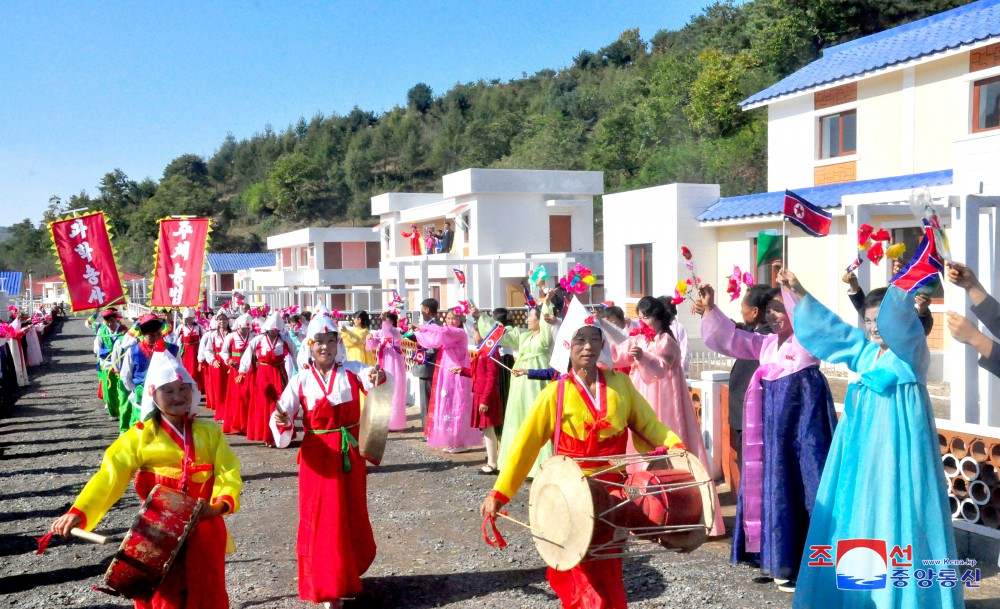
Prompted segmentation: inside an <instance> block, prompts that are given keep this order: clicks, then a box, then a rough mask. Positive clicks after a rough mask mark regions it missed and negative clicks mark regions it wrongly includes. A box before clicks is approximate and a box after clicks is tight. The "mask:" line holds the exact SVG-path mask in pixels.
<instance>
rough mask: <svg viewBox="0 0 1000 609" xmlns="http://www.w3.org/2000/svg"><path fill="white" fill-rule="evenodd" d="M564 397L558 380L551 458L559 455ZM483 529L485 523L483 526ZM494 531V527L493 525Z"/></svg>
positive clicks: (562, 382)
mask: <svg viewBox="0 0 1000 609" xmlns="http://www.w3.org/2000/svg"><path fill="white" fill-rule="evenodd" d="M565 397H566V379H559V385H558V386H557V387H556V421H555V423H556V425H555V427H556V430H555V433H554V434H552V456H553V457H554V456H556V455H558V454H559V436H561V435H562V415H563V400H564V398H565ZM483 526H484V527H485V526H486V525H485V523H484V524H483ZM493 528H494V530H495V529H496V525H494V527H493Z"/></svg>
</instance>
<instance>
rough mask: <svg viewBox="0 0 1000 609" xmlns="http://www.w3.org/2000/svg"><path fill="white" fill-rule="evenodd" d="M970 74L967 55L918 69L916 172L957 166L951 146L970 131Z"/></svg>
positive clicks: (915, 139)
mask: <svg viewBox="0 0 1000 609" xmlns="http://www.w3.org/2000/svg"><path fill="white" fill-rule="evenodd" d="M968 72H969V54H968V53H961V54H959V55H955V56H952V57H947V58H945V59H940V60H938V61H932V62H929V63H926V64H923V65H919V66H917V67H916V98H915V103H916V106H915V119H914V120H915V125H916V130H915V132H914V140H913V144H914V159H913V160H914V171H915V172H922V171H935V170H938V169H949V168H951V167H953V166H954V158H953V153H952V144H953V142H954V141H955V140H956V139H958V138H959V137H962V136H963V135H966V134H968V133H969V130H970V127H971V114H972V110H971V105H970V104H969V93H970V85H969V84H968V83H967V82H965V81H963V79H962V77H963V76H964V75H966V74H968Z"/></svg>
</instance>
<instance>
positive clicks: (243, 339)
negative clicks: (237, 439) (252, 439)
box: [221, 313, 253, 434]
mask: <svg viewBox="0 0 1000 609" xmlns="http://www.w3.org/2000/svg"><path fill="white" fill-rule="evenodd" d="M252 322H253V318H251V317H250V314H249V313H244V314H243V315H240V316H239V317H237V318H236V330H235V331H234V332H230V333H229V335H228V336H226V340H225V341H223V342H222V354H221V355H222V359H223V361H225V365H226V366H228V367H229V383H228V385H227V387H226V413H225V414H224V415H223V417H224V420H223V423H222V431H223V432H225V433H238V434H246V432H247V416H248V414H249V411H250V386H251V385H252V384H253V379H252V378H248V377H253V374H252V371H251V373H250V374H247V375H241V374H240V373H239V372H240V370H239V367H240V360H241V359H242V358H243V353H244V352H246V350H247V346H248V345H249V344H250V339H252V338H253V336H252V335H251V334H250V324H251V323H252Z"/></svg>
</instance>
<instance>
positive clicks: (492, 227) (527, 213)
mask: <svg viewBox="0 0 1000 609" xmlns="http://www.w3.org/2000/svg"><path fill="white" fill-rule="evenodd" d="M545 201H546V195H545V194H543V193H528V194H515V193H486V194H482V195H477V196H476V198H474V199H471V198H470V199H463V200H462V202H463V203H469V204H470V205H469V207H470V210H471V214H470V223H471V229H472V232H471V235H470V240H469V255H470V256H492V255H495V254H506V253H512V252H537V253H543V252H548V251H549V216H558V215H570V216H571V218H572V219H571V220H570V223H571V229H570V230H571V232H572V244H571V248H572V251H574V252H592V251H594V206H593V197H588V198H587V201H588V202H589V205H574V206H568V207H564V206H557V207H549V206H547V205H546V203H545Z"/></svg>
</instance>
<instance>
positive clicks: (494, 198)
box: [372, 169, 604, 310]
mask: <svg viewBox="0 0 1000 609" xmlns="http://www.w3.org/2000/svg"><path fill="white" fill-rule="evenodd" d="M442 182H443V189H442V192H440V193H418V194H412V193H385V194H381V195H378V196H376V197H372V214H373V215H377V216H379V220H380V221H379V223H378V225H376V226H375V227H374V228H373V229H372V230H373V231H375V232H376V233H377V238H378V239H379V240H380V241H381V252H382V263H381V266H380V276H381V280H382V286H383V287H384V288H387V289H397V290H398V291H399V293H400V295H401V296H402V297H403V298H404V299H405V300H406V301H407V308H409V309H411V310H412V309H414V308H416V307H417V306H418V305H419V303H420V301H422V300H423V299H425V298H428V297H433V298H436V299H437V300H438V301H439V302H441V304H442V305H443V306H452V305H454V304H456V303H457V302H458V300H463V299H465V295H466V294H465V292H463V291H462V290H461V288H460V287H459V285H458V283H457V280H456V279H455V274H454V271H453V269H454V268H459V269H460V270H462V271H463V272H464V273H465V275H466V279H467V285H466V288H467V293H468V296H470V297H471V299H472V300H473V302H475V303H476V304H477V305H479V306H481V307H484V308H493V307H497V306H511V307H517V306H524V298H523V295H522V290H521V286H520V281H521V280H523V279H525V278H526V277H528V276H529V275H530V274H531V272H532V271H533V270H534V269H535V268H537V267H538V266H541V265H544V266H545V267H546V268H547V269H548V271H549V273H550V274H551V275H552V277H553V278H555V277H560V276H565V275H566V273H567V271H568V269H570V268H572V267H573V266H574V265H575V264H578V263H579V264H583V265H584V266H586V267H587V268H590V269H591V270H593V271H594V273H595V275H597V276H598V277H600V276H602V275H603V274H604V273H603V256H602V255H601V254H600V253H599V252H594V211H593V210H594V197H595V196H596V195H600V194H602V193H603V192H604V174H603V173H602V172H599V171H542V170H520V169H516V170H515V169H466V170H463V171H458V172H455V173H451V174H448V175H446V176H444V178H443V180H442ZM446 221H449V222H450V223H451V225H452V227H453V229H454V230H455V237H454V244H453V247H452V251H451V252H450V253H440V254H435V253H432V254H421V255H413V254H412V251H411V249H410V242H409V239H407V238H406V237H404V236H403V235H402V233H403V232H407V233H409V232H410V227H411V223H412V224H413V225H415V226H416V228H417V230H419V231H420V232H421V235H423V234H424V231H425V228H426V227H433V228H434V229H443V227H444V223H445V222H446ZM549 284H550V285H552V280H550V282H549ZM591 298H592V299H593V300H594V301H600V300H603V285H600V280H599V282H598V284H595V286H594V289H593V290H592V291H591V293H590V294H585V295H584V296H583V300H584V302H587V301H588V300H589V299H591Z"/></svg>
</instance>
